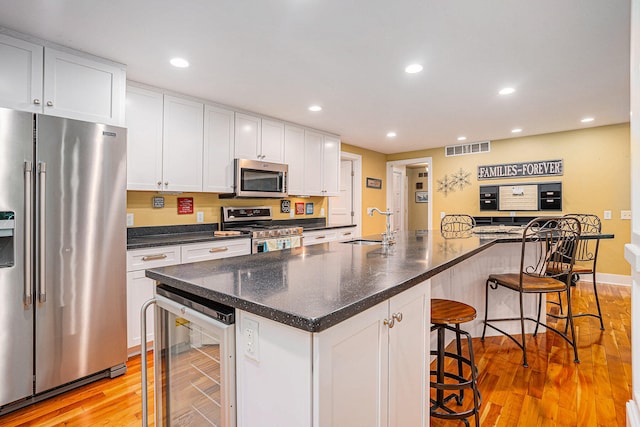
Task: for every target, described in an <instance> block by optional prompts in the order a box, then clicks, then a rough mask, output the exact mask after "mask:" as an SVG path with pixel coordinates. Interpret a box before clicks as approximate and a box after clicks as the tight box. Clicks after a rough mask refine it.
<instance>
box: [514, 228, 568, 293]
mask: <svg viewBox="0 0 640 427" xmlns="http://www.w3.org/2000/svg"><path fill="white" fill-rule="evenodd" d="M579 240H580V222H579V221H578V220H577V219H576V218H574V217H569V216H565V217H540V218H535V219H534V220H532V221H531V222H529V224H527V227H526V228H525V231H524V233H523V236H522V257H521V260H520V286H521V287H522V283H523V281H524V280H526V277H527V276H530V277H547V278H549V277H551V278H555V279H557V280H560V281H562V282H566V283H567V285H568V284H569V281H570V280H571V273H572V270H573V264H574V260H575V253H576V247H577V245H576V243H577V242H579Z"/></svg>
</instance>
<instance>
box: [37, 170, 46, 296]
mask: <svg viewBox="0 0 640 427" xmlns="http://www.w3.org/2000/svg"><path fill="white" fill-rule="evenodd" d="M38 169H39V174H40V236H38V237H39V238H38V242H39V244H40V277H39V278H40V280H39V281H38V282H39V291H38V301H40V302H46V301H47V283H46V280H45V277H46V275H45V271H44V270H45V266H46V263H45V253H46V251H45V247H46V245H45V243H46V241H45V238H46V235H47V233H46V220H45V208H46V206H45V202H46V189H47V164H46V163H45V162H40V164H39V166H38Z"/></svg>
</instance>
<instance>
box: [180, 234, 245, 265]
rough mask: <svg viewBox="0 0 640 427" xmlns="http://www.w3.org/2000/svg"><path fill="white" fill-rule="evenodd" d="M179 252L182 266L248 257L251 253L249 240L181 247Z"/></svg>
mask: <svg viewBox="0 0 640 427" xmlns="http://www.w3.org/2000/svg"><path fill="white" fill-rule="evenodd" d="M181 252H182V255H181V260H182V264H185V263H188V262H197V261H209V260H212V259H220V258H229V257H233V256H240V255H249V254H250V253H251V239H248V238H247V239H228V240H222V241H216V242H206V243H194V244H191V245H182V249H181Z"/></svg>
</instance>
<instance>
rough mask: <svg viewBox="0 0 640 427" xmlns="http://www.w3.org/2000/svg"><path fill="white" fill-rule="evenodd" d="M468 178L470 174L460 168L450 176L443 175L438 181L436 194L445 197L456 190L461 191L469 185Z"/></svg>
mask: <svg viewBox="0 0 640 427" xmlns="http://www.w3.org/2000/svg"><path fill="white" fill-rule="evenodd" d="M470 176H471V173H470V172H467V171H465V170H464V169H462V168H460V170H458V172H455V173H452V174H451V175H445V176H444V177H443V178H442V179H439V180H438V192H439V193H442V194H444V196H445V197H447V195H448V194H449V193H450V192H453V191H456V190H460V191H462V190H464V188H465V187H467V186H469V185H471V180H470V179H469V177H470Z"/></svg>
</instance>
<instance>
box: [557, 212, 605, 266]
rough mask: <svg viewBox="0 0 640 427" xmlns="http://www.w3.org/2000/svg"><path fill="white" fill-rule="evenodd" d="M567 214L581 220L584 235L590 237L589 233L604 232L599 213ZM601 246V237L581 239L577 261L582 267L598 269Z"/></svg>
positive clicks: (581, 231)
mask: <svg viewBox="0 0 640 427" xmlns="http://www.w3.org/2000/svg"><path fill="white" fill-rule="evenodd" d="M565 216H567V217H573V218H576V219H577V220H578V221H580V235H581V236H582V237H588V236H589V234H596V235H597V234H600V233H601V232H602V222H601V221H600V218H599V217H598V216H597V215H593V214H567V215H565ZM599 246H600V239H588V238H583V239H580V241H579V242H578V246H577V248H576V259H575V263H576V264H579V265H580V266H581V267H587V268H590V269H591V271H596V261H597V259H598V248H599Z"/></svg>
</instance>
